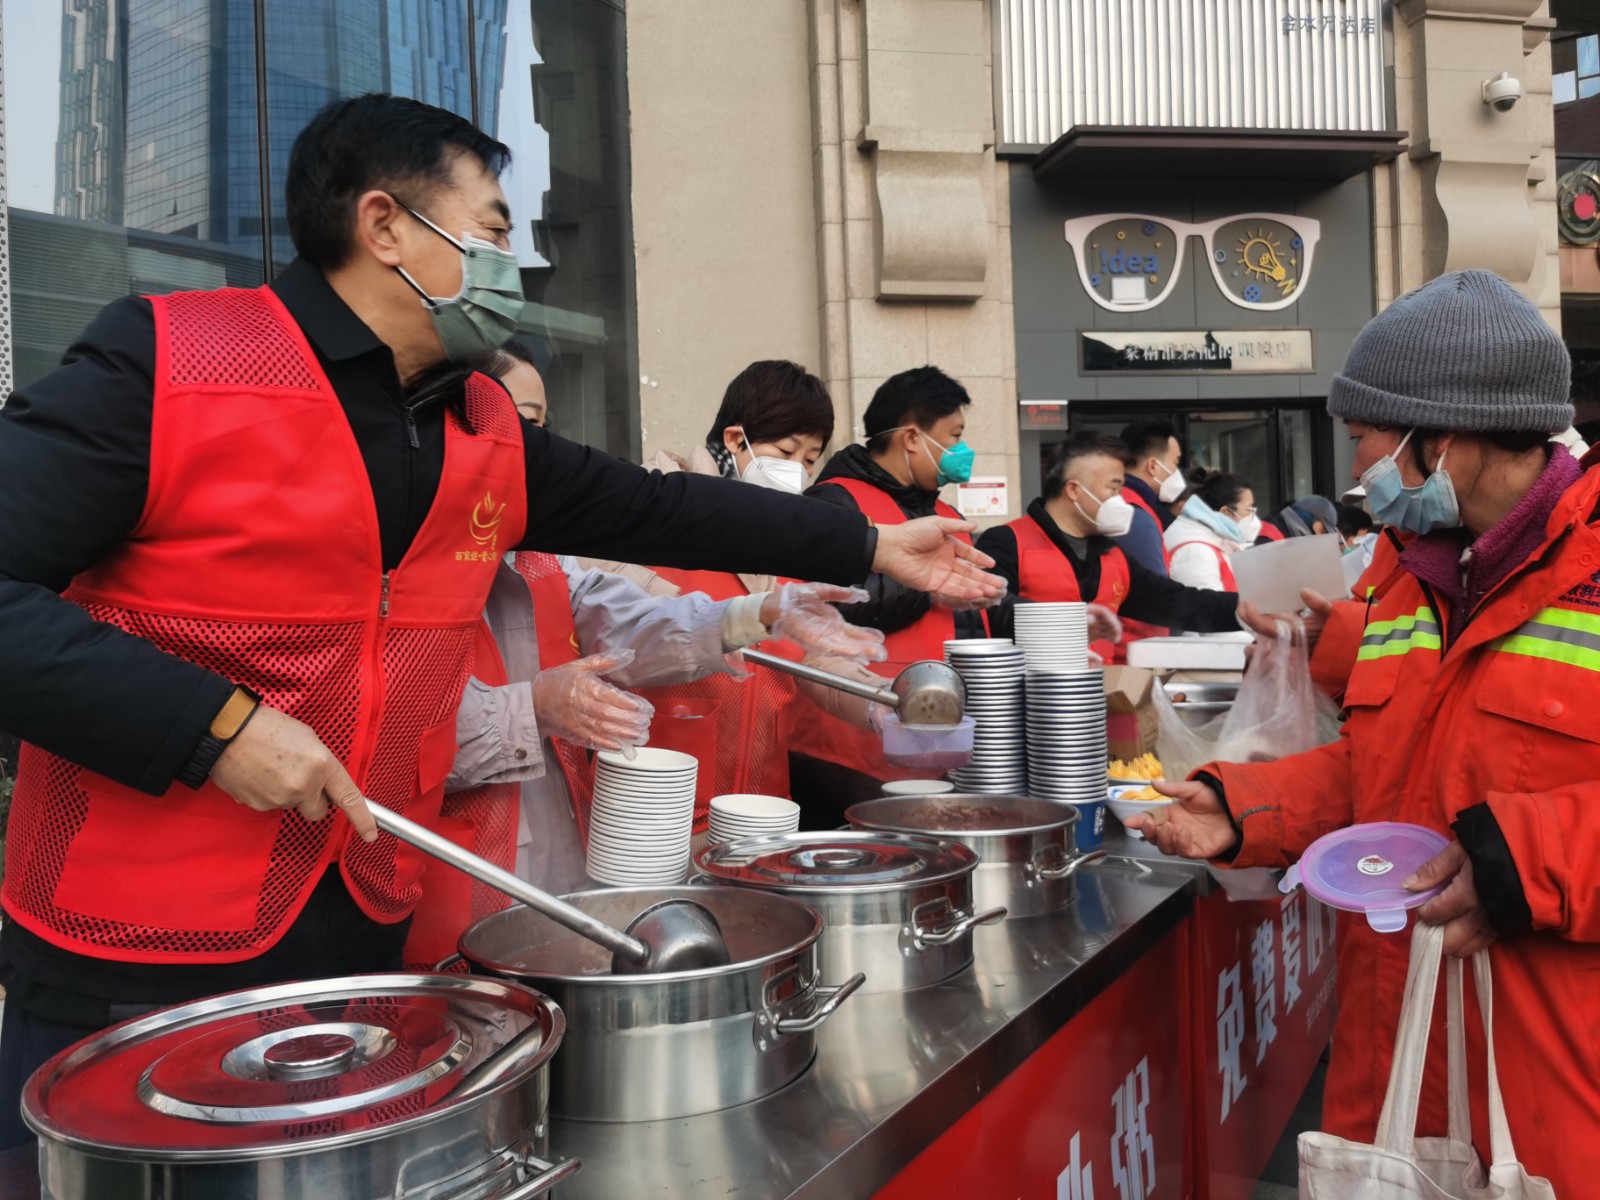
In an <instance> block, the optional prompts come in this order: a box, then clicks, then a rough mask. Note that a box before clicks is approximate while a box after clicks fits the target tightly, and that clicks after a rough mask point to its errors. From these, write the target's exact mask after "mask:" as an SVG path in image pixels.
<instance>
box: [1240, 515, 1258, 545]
mask: <svg viewBox="0 0 1600 1200" xmlns="http://www.w3.org/2000/svg"><path fill="white" fill-rule="evenodd" d="M1238 525H1239V532H1240V533H1241V534H1243V535H1244V538H1243V541H1242V542H1241V543H1240V544H1241V545H1245V546H1254V545H1255V544H1256V539H1257V538H1258V537H1260V536H1261V518H1260V517H1258V516H1257V515H1256V514H1255V513H1251V514H1250V515H1249V516H1248V517H1241V518H1239V521H1238Z"/></svg>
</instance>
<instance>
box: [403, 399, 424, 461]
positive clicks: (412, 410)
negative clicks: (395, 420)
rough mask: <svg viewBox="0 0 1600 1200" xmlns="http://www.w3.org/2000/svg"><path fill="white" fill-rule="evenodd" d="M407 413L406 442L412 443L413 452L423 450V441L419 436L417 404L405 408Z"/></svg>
mask: <svg viewBox="0 0 1600 1200" xmlns="http://www.w3.org/2000/svg"><path fill="white" fill-rule="evenodd" d="M405 412H406V440H407V441H409V442H410V443H411V448H412V449H413V450H421V449H422V439H421V438H420V437H418V436H417V406H416V405H415V404H408V405H406V406H405Z"/></svg>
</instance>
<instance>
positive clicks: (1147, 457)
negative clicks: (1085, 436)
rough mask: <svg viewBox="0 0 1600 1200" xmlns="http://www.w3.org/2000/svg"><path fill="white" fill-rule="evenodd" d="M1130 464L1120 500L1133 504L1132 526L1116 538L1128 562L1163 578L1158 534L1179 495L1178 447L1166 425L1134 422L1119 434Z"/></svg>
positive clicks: (1165, 568)
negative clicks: (1128, 559) (1129, 560)
mask: <svg viewBox="0 0 1600 1200" xmlns="http://www.w3.org/2000/svg"><path fill="white" fill-rule="evenodd" d="M1122 444H1123V445H1124V446H1126V447H1127V448H1128V454H1129V457H1130V459H1131V462H1130V464H1129V466H1128V469H1127V474H1126V476H1125V477H1124V478H1123V481H1122V498H1123V499H1124V500H1126V501H1127V502H1128V503H1129V504H1131V505H1132V506H1133V510H1134V511H1133V524H1131V525H1130V526H1128V532H1127V533H1125V534H1123V535H1122V536H1121V537H1119V538H1117V539H1116V543H1117V546H1118V547H1119V548H1120V549H1121V550H1122V552H1123V553H1124V554H1126V555H1127V556H1128V557H1129V558H1130V559H1131V560H1132V561H1134V562H1136V563H1138V564H1139V565H1140V566H1141V567H1144V568H1145V569H1146V570H1149V571H1154V572H1155V573H1156V574H1157V575H1167V574H1169V573H1170V571H1169V563H1168V560H1167V548H1166V545H1165V543H1164V542H1163V541H1162V537H1161V535H1162V534H1163V533H1165V532H1166V529H1167V526H1168V525H1171V524H1172V521H1173V516H1172V509H1171V505H1172V504H1174V503H1176V502H1177V499H1178V497H1179V496H1181V495H1183V489H1184V487H1185V480H1184V478H1183V471H1182V470H1181V469H1180V467H1179V465H1178V464H1179V463H1181V462H1182V461H1183V446H1182V445H1181V444H1180V443H1179V441H1178V431H1177V430H1176V429H1174V428H1173V426H1172V423H1171V422H1169V421H1135V422H1134V423H1133V424H1132V425H1129V426H1128V427H1127V428H1125V429H1124V430H1123V431H1122Z"/></svg>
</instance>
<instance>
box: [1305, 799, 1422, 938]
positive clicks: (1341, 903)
mask: <svg viewBox="0 0 1600 1200" xmlns="http://www.w3.org/2000/svg"><path fill="white" fill-rule="evenodd" d="M1449 844H1450V841H1449V839H1448V838H1446V837H1445V836H1444V835H1443V834H1442V833H1436V832H1435V831H1434V830H1432V829H1427V828H1424V827H1423V826H1421V825H1406V824H1402V823H1399V822H1395V821H1377V822H1374V823H1372V824H1367V825H1351V826H1349V827H1348V828H1345V829H1336V830H1334V831H1333V832H1332V833H1330V834H1327V835H1326V836H1324V837H1320V838H1318V839H1317V840H1316V841H1314V842H1312V843H1311V845H1310V846H1309V847H1307V848H1306V852H1305V853H1304V854H1303V855H1301V856H1300V861H1299V862H1298V863H1296V864H1295V865H1294V866H1292V867H1290V868H1289V871H1288V873H1287V874H1286V875H1285V876H1284V877H1283V882H1282V883H1280V884H1279V885H1278V890H1279V891H1283V892H1292V891H1293V890H1294V889H1295V888H1296V887H1297V886H1300V885H1304V887H1305V889H1306V891H1307V892H1309V893H1310V894H1311V896H1312V897H1313V898H1314V899H1316V900H1319V901H1321V902H1322V903H1323V904H1326V905H1328V907H1330V908H1337V909H1341V910H1343V911H1344V912H1358V913H1365V914H1366V915H1367V924H1368V925H1371V926H1372V927H1373V928H1374V929H1376V930H1377V931H1378V932H1379V933H1398V932H1400V930H1402V929H1404V928H1405V927H1406V909H1408V908H1416V907H1418V906H1419V905H1422V904H1426V903H1427V902H1428V901H1429V900H1431V899H1433V898H1434V897H1435V896H1437V895H1438V894H1439V893H1440V892H1442V891H1444V884H1440V885H1439V886H1438V887H1435V888H1429V889H1428V890H1427V891H1425V892H1408V891H1406V889H1405V888H1404V887H1402V886H1401V885H1402V884H1403V883H1404V882H1405V880H1406V879H1407V878H1409V877H1410V875H1411V873H1412V872H1413V871H1415V870H1416V869H1417V868H1418V867H1420V866H1422V864H1423V863H1425V862H1427V861H1428V860H1429V859H1430V858H1432V857H1433V856H1434V855H1436V854H1438V853H1439V852H1440V851H1441V850H1443V849H1444V848H1445V847H1446V846H1448V845H1449Z"/></svg>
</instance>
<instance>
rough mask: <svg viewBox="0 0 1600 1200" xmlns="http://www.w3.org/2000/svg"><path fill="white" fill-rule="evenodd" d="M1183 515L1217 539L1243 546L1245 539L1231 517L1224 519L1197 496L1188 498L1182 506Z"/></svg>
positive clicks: (1237, 524)
mask: <svg viewBox="0 0 1600 1200" xmlns="http://www.w3.org/2000/svg"><path fill="white" fill-rule="evenodd" d="M1183 515H1184V516H1186V517H1188V518H1189V520H1191V521H1195V522H1198V523H1199V524H1201V525H1204V526H1205V527H1206V528H1207V529H1209V530H1211V532H1212V533H1214V534H1216V535H1217V536H1218V537H1221V538H1226V539H1227V540H1228V541H1230V542H1237V543H1239V544H1240V545H1243V544H1244V543H1245V542H1246V541H1247V539H1246V538H1245V536H1244V531H1243V530H1242V529H1240V528H1239V523H1238V522H1237V521H1235V520H1234V519H1233V518H1232V517H1225V516H1223V515H1222V514H1221V513H1219V512H1218V511H1217V510H1216V509H1214V508H1212V507H1211V506H1210V505H1209V504H1207V503H1206V502H1205V501H1204V500H1202V499H1200V497H1199V496H1190V497H1189V499H1188V501H1187V502H1186V503H1185V504H1184V506H1183Z"/></svg>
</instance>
